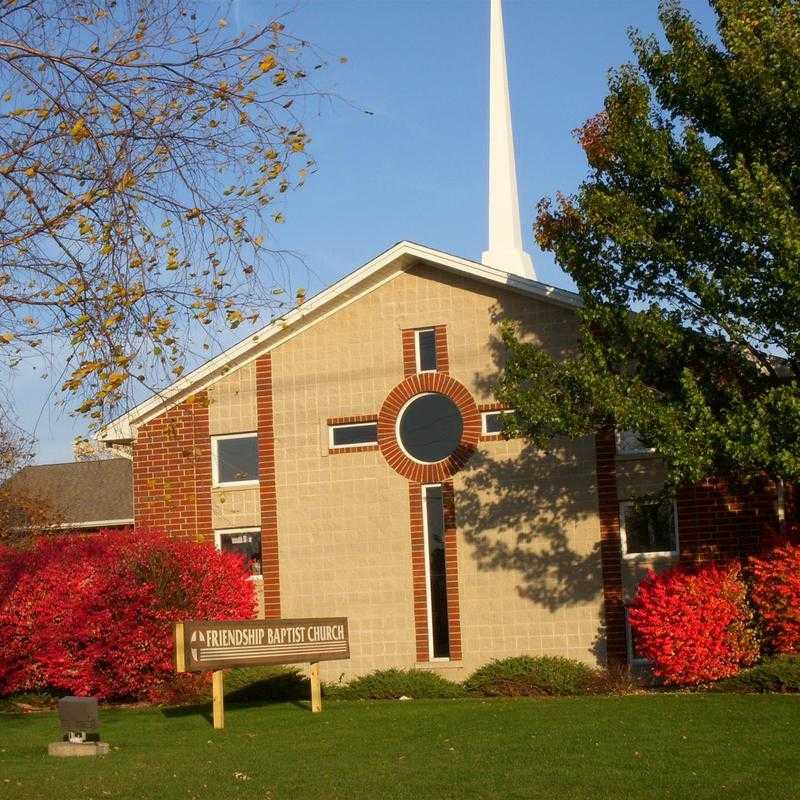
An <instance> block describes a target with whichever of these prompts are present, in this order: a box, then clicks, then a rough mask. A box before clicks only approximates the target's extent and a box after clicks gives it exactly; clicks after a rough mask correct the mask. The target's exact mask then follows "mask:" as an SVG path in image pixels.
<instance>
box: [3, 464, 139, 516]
mask: <svg viewBox="0 0 800 800" xmlns="http://www.w3.org/2000/svg"><path fill="white" fill-rule="evenodd" d="M8 484H9V486H10V487H11V488H12V489H13V488H17V487H18V488H19V489H20V490H21V491H23V492H24V493H25V494H26V495H27V496H29V497H35V498H41V499H42V501H43V502H44V503H46V504H47V505H48V506H49V507H50V508H51V509H52V510H53V513H54V516H55V518H56V519H57V520H58V522H59V523H60V524H61V525H69V524H76V525H78V524H86V523H87V522H101V521H109V520H129V519H132V518H133V465H132V463H131V461H130V459H127V458H109V459H105V460H101V461H77V462H74V463H71V464H38V465H34V466H30V467H25V468H23V469H21V470H20V471H19V472H18V473H17V474H16V475H14V476H12V477H11V478H9V481H8Z"/></svg>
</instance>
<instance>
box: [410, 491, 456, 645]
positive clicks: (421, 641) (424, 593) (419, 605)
mask: <svg viewBox="0 0 800 800" xmlns="http://www.w3.org/2000/svg"><path fill="white" fill-rule="evenodd" d="M422 487H423V484H421V483H416V482H414V481H409V484H408V501H409V509H410V520H411V526H410V527H411V576H412V585H413V596H414V640H415V644H416V654H417V661H430V650H429V641H428V583H427V578H426V573H425V525H424V522H423V513H422ZM442 499H443V505H444V559H445V561H444V563H445V571H446V573H447V629H448V638H449V641H450V660H451V661H460V660H461V657H462V656H461V611H460V606H459V594H458V534H457V530H456V513H455V511H456V510H455V499H454V491H453V483H452V481H444V482H443V483H442Z"/></svg>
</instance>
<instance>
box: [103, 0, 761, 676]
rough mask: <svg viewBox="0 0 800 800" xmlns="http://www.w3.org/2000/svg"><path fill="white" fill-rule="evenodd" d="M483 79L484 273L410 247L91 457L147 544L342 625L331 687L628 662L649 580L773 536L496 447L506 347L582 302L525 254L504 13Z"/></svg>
mask: <svg viewBox="0 0 800 800" xmlns="http://www.w3.org/2000/svg"><path fill="white" fill-rule="evenodd" d="M490 70H491V81H490V84H491V93H490V162H489V184H490V191H489V237H488V238H489V241H488V249H487V251H486V252H485V253H484V254H483V257H482V260H481V262H480V263H479V262H477V261H472V260H470V259H466V258H461V257H458V256H455V255H451V254H449V253H444V252H440V251H437V250H434V249H431V248H430V247H426V246H423V245H420V244H415V243H412V242H407V241H403V242H400V243H399V244H395V245H394V246H392V247H390V248H389V249H388V250H386V251H385V252H383V253H381V254H379V255H377V256H376V257H375V258H373V259H372V260H371V261H369V262H368V263H367V264H365V265H363V266H361V267H359V268H358V269H356V270H355V271H354V272H352V273H350V274H349V275H347V276H346V277H345V278H343V279H342V280H340V281H338V282H337V283H335V284H333V285H332V286H330V287H329V288H327V289H325V290H324V291H322V292H321V293H319V294H318V295H316V296H315V297H312V298H310V299H308V300H307V301H305V302H303V303H302V304H299V305H297V306H296V307H295V308H293V309H292V310H291V311H289V312H288V313H287V314H285V315H284V316H283V317H281V318H280V319H278V320H276V321H274V322H273V323H271V324H269V325H267V326H266V327H264V328H263V329H261V330H259V331H258V332H257V333H254V334H253V335H251V336H249V337H248V338H247V339H245V340H243V341H242V342H240V343H238V344H237V345H235V346H233V347H231V348H230V349H228V350H226V351H225V352H223V353H221V354H220V355H218V356H217V357H215V358H213V359H211V360H210V361H208V362H207V363H205V364H204V365H203V366H201V367H199V368H198V369H195V370H194V371H193V372H190V373H188V374H185V375H184V376H182V377H181V378H180V379H179V380H177V381H176V382H175V383H173V384H172V385H171V386H169V387H167V388H166V389H164V390H163V391H162V392H160V393H159V394H157V395H154V396H153V397H151V398H149V399H148V400H146V401H145V402H142V403H141V404H140V405H138V406H136V407H135V408H133V409H132V410H131V411H129V412H128V413H127V414H125V415H124V416H122V417H120V418H118V419H116V420H115V421H113V422H112V423H110V424H109V425H107V426H106V427H105V428H104V429H103V430H102V431H101V432H100V434H99V438H100V439H101V441H103V442H105V443H107V444H109V445H116V444H118V445H125V446H129V447H130V448H131V450H132V469H133V517H134V520H135V523H136V525H138V526H147V527H152V528H156V529H161V530H163V531H165V532H166V533H168V534H169V535H172V536H180V537H188V538H192V539H196V540H204V541H209V542H214V543H215V544H216V546H217V547H219V548H221V549H223V550H233V551H237V552H241V553H243V554H245V555H246V557H247V559H248V560H249V562H250V564H251V568H252V572H253V580H254V581H255V582H256V584H257V586H258V591H259V595H260V605H261V608H260V611H261V613H262V614H264V615H266V616H267V617H279V616H280V617H286V618H291V617H311V616H346V617H347V618H348V620H349V629H350V639H351V659H350V661H349V662H346V663H345V662H328V663H326V664H324V665H323V677H324V678H325V679H327V680H335V679H336V678H338V677H339V675H340V674H342V673H343V672H344V673H345V674H346V675H354V674H359V673H364V672H368V671H371V670H374V669H378V668H387V667H398V668H407V667H412V666H419V667H422V668H426V669H435V670H436V671H439V672H442V673H443V674H445V675H447V676H448V677H451V678H453V679H460V678H463V677H464V676H465V675H466V674H467V673H468V672H469V671H471V670H473V669H475V668H476V667H478V666H480V665H482V664H485V663H486V662H488V661H490V660H491V659H494V658H501V657H505V656H512V655H522V654H530V655H561V656H567V657H570V658H576V659H580V660H582V661H586V662H590V663H597V662H600V663H602V662H605V661H606V659H609V660H612V661H614V660H615V661H618V662H625V661H627V660H631V659H635V657H636V654H635V648H634V647H633V644H632V642H631V641H630V637H629V633H628V630H627V626H626V622H625V602H626V600H628V599H629V598H630V597H631V596H632V593H633V591H634V590H635V587H636V584H637V583H638V581H639V580H640V579H641V577H642V576H643V575H644V574H645V572H646V571H647V569H649V568H651V567H656V568H663V567H664V566H668V565H671V564H674V563H676V562H678V561H679V560H683V561H692V560H696V559H701V558H708V557H716V556H719V555H735V554H739V553H746V552H749V551H751V550H752V549H754V548H755V547H756V546H757V544H758V540H759V537H760V535H761V533H762V530H764V529H765V526H768V525H769V524H770V523H771V522H772V521H773V519H774V514H775V512H774V505H773V504H772V499H771V498H770V497H769V496H768V495H766V494H765V495H764V496H763V497H758V498H749V499H741V498H736V497H734V496H732V495H731V494H730V493H729V492H727V491H726V490H725V488H724V487H723V486H721V485H718V484H717V483H715V482H713V481H709V482H707V483H706V484H704V485H702V486H698V487H694V488H692V489H688V490H685V491H682V492H680V493H679V495H678V496H676V497H675V499H674V501H671V502H667V503H662V504H660V505H648V504H634V503H633V502H632V501H633V500H634V499H635V498H636V497H637V496H639V495H641V494H642V493H644V492H646V491H648V490H650V489H654V488H657V487H658V485H659V484H660V482H661V481H662V480H663V470H662V467H661V465H660V463H659V460H658V458H657V457H656V456H655V455H654V454H653V453H651V452H649V451H646V450H643V449H642V447H641V445H639V443H638V442H637V440H636V439H635V437H634V436H631V435H629V434H626V433H624V432H623V433H617V434H614V433H612V432H609V433H608V434H606V435H603V436H598V437H596V438H585V439H581V440H578V441H567V440H563V441H557V442H555V443H554V445H553V448H552V450H551V451H548V452H546V453H545V452H542V451H540V450H537V449H536V448H535V447H533V446H532V445H531V444H530V443H528V442H527V441H525V440H523V439H513V438H507V436H506V435H505V434H504V433H503V415H504V414H507V413H511V412H513V409H509V408H505V407H503V406H502V405H501V404H499V403H498V402H497V401H496V399H495V397H494V396H493V393H492V389H493V386H494V384H495V381H496V378H497V376H498V374H499V372H500V370H501V369H502V366H503V358H504V354H503V347H502V343H501V341H500V337H499V327H498V326H499V323H500V322H501V320H504V319H511V320H514V321H515V322H516V323H517V324H518V325H519V328H520V331H521V333H522V335H523V336H524V337H526V338H527V339H528V340H530V341H532V342H535V343H536V344H537V345H538V346H540V347H543V348H545V349H547V350H548V351H549V352H552V353H554V354H564V353H566V352H567V351H569V349H570V348H571V347H573V346H574V345H575V342H576V336H577V322H576V318H575V312H576V309H577V308H578V307H579V305H580V301H579V298H578V296H577V295H575V294H573V293H571V292H568V291H564V290H561V289H558V288H554V287H552V286H548V285H545V284H543V283H541V282H540V281H538V280H537V279H536V275H535V272H534V268H533V264H532V262H531V259H530V257H529V256H528V254H527V253H525V252H524V250H523V245H522V236H521V225H520V214H519V203H518V198H517V186H516V171H515V163H514V145H513V137H512V128H511V111H510V103H509V92H508V83H507V74H506V59H505V47H504V39H503V22H502V15H501V7H500V0H492V4H491V63H490ZM108 513H110V512H108Z"/></svg>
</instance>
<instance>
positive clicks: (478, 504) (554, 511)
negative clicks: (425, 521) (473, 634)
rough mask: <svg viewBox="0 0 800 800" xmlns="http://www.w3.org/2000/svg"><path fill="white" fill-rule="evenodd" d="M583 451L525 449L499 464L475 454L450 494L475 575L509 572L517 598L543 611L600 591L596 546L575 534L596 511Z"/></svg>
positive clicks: (575, 447)
mask: <svg viewBox="0 0 800 800" xmlns="http://www.w3.org/2000/svg"><path fill="white" fill-rule="evenodd" d="M591 452H592V449H591V446H589V445H587V443H586V442H580V443H577V444H572V443H564V444H562V445H561V446H558V447H554V448H553V449H552V451H550V452H543V451H542V450H539V449H537V448H535V447H533V446H532V445H530V444H528V443H525V444H522V451H521V453H520V454H519V455H515V456H511V457H505V458H493V457H491V456H490V455H488V453H487V452H486V450H483V449H478V450H477V451H476V452H475V453H474V454H473V456H472V458H471V459H470V461H469V463H468V464H467V466H466V467H465V468H464V470H463V471H462V473H461V480H460V481H459V483H460V487H459V488H458V489H457V491H456V509H457V513H458V531H459V535H460V536H463V537H464V540H465V541H466V542H467V544H469V545H470V546H471V548H472V551H473V558H474V559H475V560H476V561H477V563H478V569H480V570H491V571H496V570H504V571H508V572H515V573H517V575H518V583H517V592H518V593H519V595H520V596H521V597H525V598H527V599H529V600H531V601H532V602H534V603H536V604H537V605H540V606H542V607H544V608H547V609H549V610H550V611H556V610H558V609H561V608H564V607H568V606H573V605H579V604H583V603H586V602H588V601H591V600H594V599H596V598H597V597H598V596H599V595H600V594H601V593H602V574H601V565H600V543H599V541H595V542H590V541H589V535H588V534H587V533H586V532H585V531H580V524H581V522H582V521H584V520H587V519H589V518H590V517H592V516H595V515H596V513H597V506H596V499H595V477H594V470H593V469H592V465H591V464H589V465H587V464H586V459H587V458H588V457H589V454H590V453H591ZM576 542H582V543H585V547H583V548H581V549H580V550H579V549H576V547H575V544H576Z"/></svg>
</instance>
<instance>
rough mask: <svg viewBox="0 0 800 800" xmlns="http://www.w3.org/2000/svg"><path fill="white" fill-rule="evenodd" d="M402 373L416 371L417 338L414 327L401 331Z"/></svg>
mask: <svg viewBox="0 0 800 800" xmlns="http://www.w3.org/2000/svg"><path fill="white" fill-rule="evenodd" d="M402 333H403V375H405V376H406V377H408V376H409V375H416V372H417V339H416V330H415V329H414V328H406V329H405V330H404V331H403V332H402Z"/></svg>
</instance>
